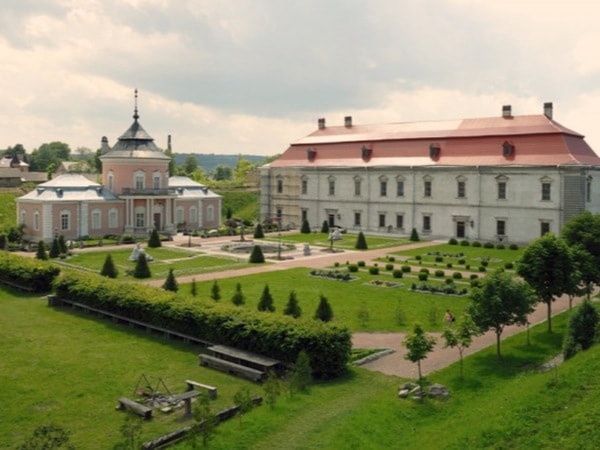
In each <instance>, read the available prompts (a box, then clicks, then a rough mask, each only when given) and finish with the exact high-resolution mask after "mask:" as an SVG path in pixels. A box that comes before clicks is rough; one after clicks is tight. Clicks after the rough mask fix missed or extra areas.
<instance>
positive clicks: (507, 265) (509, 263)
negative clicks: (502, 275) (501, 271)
mask: <svg viewBox="0 0 600 450" xmlns="http://www.w3.org/2000/svg"><path fill="white" fill-rule="evenodd" d="M504 268H505V269H506V270H512V269H514V268H515V264H514V263H512V262H507V263H506V264H504Z"/></svg>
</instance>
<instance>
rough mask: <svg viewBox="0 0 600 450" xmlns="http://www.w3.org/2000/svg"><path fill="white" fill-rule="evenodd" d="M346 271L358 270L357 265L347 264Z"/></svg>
mask: <svg viewBox="0 0 600 450" xmlns="http://www.w3.org/2000/svg"><path fill="white" fill-rule="evenodd" d="M348 271H349V272H358V266H357V265H356V264H349V265H348Z"/></svg>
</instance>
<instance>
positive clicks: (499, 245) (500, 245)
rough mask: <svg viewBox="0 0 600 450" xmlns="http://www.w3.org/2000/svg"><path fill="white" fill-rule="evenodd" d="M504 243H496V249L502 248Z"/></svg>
mask: <svg viewBox="0 0 600 450" xmlns="http://www.w3.org/2000/svg"><path fill="white" fill-rule="evenodd" d="M504 248H505V247H504V244H496V249H498V250H504Z"/></svg>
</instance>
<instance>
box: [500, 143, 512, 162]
mask: <svg viewBox="0 0 600 450" xmlns="http://www.w3.org/2000/svg"><path fill="white" fill-rule="evenodd" d="M514 154H515V144H513V143H512V142H511V141H504V144H502V156H504V157H505V158H512V157H513V156H514Z"/></svg>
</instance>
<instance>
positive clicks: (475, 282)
mask: <svg viewBox="0 0 600 450" xmlns="http://www.w3.org/2000/svg"><path fill="white" fill-rule="evenodd" d="M480 286H481V280H478V279H474V280H471V287H472V288H477V287H480Z"/></svg>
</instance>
